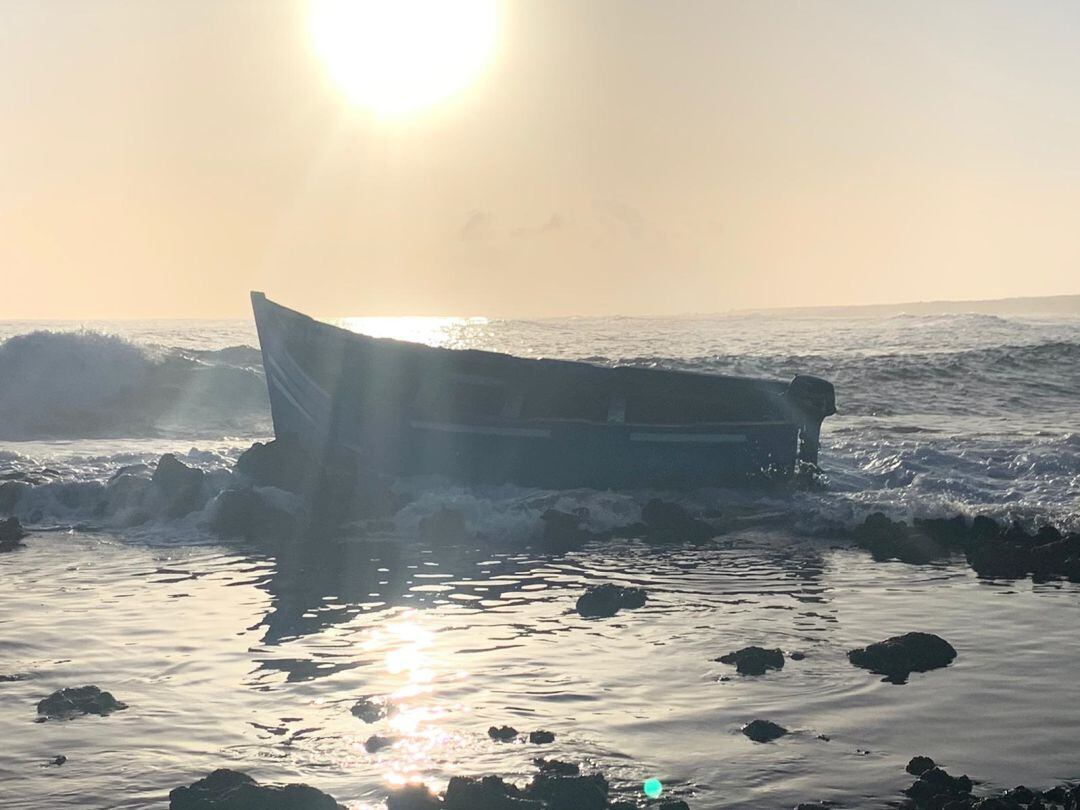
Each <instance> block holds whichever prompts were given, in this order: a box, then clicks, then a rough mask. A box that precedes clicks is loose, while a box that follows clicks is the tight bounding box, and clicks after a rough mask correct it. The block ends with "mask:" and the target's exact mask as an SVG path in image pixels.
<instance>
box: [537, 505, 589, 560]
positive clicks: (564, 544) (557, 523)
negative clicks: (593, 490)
mask: <svg viewBox="0 0 1080 810" xmlns="http://www.w3.org/2000/svg"><path fill="white" fill-rule="evenodd" d="M540 520H541V522H542V523H543V524H544V531H543V534H542V535H541V537H540V544H541V545H542V546H543V548H544V550H545V551H549V552H553V553H556V554H561V553H564V552H567V551H575V550H577V549H579V548H581V547H582V546H584V545H585V544H586V543H588V542H589V541H590V540H593V539H595V538H596V535H595V534H594V533H593V532H590V531H589V530H588V529H583V528H582V527H581V520H582V518H581V516H580V515H574V514H571V513H569V512H560V511H559V510H558V509H548V510H547V511H546V512H544V514H542V515H541V516H540Z"/></svg>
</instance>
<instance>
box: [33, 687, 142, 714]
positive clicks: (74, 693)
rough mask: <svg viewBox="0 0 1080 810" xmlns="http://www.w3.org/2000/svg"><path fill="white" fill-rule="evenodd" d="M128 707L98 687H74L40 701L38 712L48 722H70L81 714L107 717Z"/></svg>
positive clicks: (54, 693)
mask: <svg viewBox="0 0 1080 810" xmlns="http://www.w3.org/2000/svg"><path fill="white" fill-rule="evenodd" d="M127 707H128V705H127V704H126V703H121V702H120V701H119V700H117V699H116V698H114V697H113V696H112V695H111V694H110V693H108V692H103V691H101V689H99V688H98V687H96V686H74V687H69V688H67V689H58V690H57V691H55V692H53V693H52V694H51V695H49V696H48V697H47V698H43V699H42V700H40V701H38V705H37V712H38V714H40V715H41V716H42V717H43V718H45V719H48V720H70V719H71V718H73V717H78V716H79V715H81V714H98V715H101V716H105V715H108V714H112V713H113V712H119V711H122V710H124V709H126V708H127Z"/></svg>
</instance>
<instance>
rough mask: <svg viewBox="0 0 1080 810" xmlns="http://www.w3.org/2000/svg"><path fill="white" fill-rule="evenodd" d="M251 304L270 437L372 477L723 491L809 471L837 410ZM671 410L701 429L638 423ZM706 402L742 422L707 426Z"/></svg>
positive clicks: (822, 393) (697, 379)
mask: <svg viewBox="0 0 1080 810" xmlns="http://www.w3.org/2000/svg"><path fill="white" fill-rule="evenodd" d="M252 303H253V307H254V310H255V320H256V325H257V327H258V332H259V340H260V343H261V348H262V353H263V365H264V368H265V372H266V381H267V388H268V392H269V397H270V406H271V411H272V415H273V421H274V432H275V434H276V435H277V436H278V437H279V438H282V437H285V436H288V437H291V438H293V439H296V440H299V441H300V442H301V443H302V444H303V445H304V446H305V447H306V448H307V449H308V450H309V451H310V452H312V453H313V454H315V455H316V456H317V457H320V458H322V459H324V460H325V461H326V462H327V463H331V462H333V463H335V464H340V463H342V462H345V463H347V464H349V465H353V466H356V467H359V468H361V469H365V470H368V471H374V472H380V473H387V474H391V475H397V476H415V475H441V476H446V477H449V478H452V479H455V480H459V481H464V482H469V483H505V482H513V483H517V484H523V485H530V486H543V487H551V488H577V487H592V488H626V487H643V486H645V487H672V486H674V487H685V486H702V485H711V484H729V483H733V482H740V481H748V480H755V479H760V478H761V477H762V476H763V475H769V476H776V475H781V476H782V475H785V474H790V473H791V472H792V471H794V470H795V469H796V467H797V466H798V464H799V462H800V461H805V462H809V463H815V462H816V460H817V437H818V431H819V429H820V425H821V420H822V419H823V418H824V416H825V415H827V414H825V413H818V412H824V411H829V412H831V408H832V386H831V385H829V384H828V383H825V382H824V381H817V380H816V378H796V379H797V380H802V381H803V382H802V384H801V385H799V386H795V384H794V383H784V382H777V381H763V380H745V379H740V378H719V377H712V376H710V375H690V374H683V373H677V372H664V371H656V370H649V369H630V368H625V369H624V368H614V369H612V368H603V367H598V366H593V365H589V364H585V363H574V362H568V361H551V360H525V359H521V358H514V357H510V356H507V355H500V354H496V353H491V352H474V351H454V350H448V349H436V348H430V347H425V346H419V345H416V344H409V343H403V342H401V341H393V340H383V339H375V338H370V337H366V336H362V335H356V334H353V333H351V332H347V331H345V330H342V329H338V328H337V327H333V326H330V325H328V324H324V323H320V322H318V321H314V320H312V319H311V318H308V317H307V316H304V315H302V314H301V313H298V312H295V311H293V310H290V309H287V308H285V307H282V306H280V305H278V304H275V303H274V302H272V301H269V300H268V299H266V298H265V297H264V296H263V295H261V294H260V293H253V294H252ZM807 380H810V381H814V384H812V385H808V384H807V383H806V381H807ZM793 386H794V388H793ZM823 386H827V389H826V388H824V387H823ZM793 391H794V393H793ZM815 397H816V399H815ZM667 402H676V405H675V406H671V407H677V408H681V409H682V411H683V412H686V413H691V412H693V413H694V415H695V416H696V418H695V420H694V421H693V422H685V423H676V424H671V423H668V424H660V423H656V422H655V421H653V422H648V423H645V422H640V421H636V420H634V419H633V418H632V417H633V416H634V415H635V410H636V411H637V412H638V413H642V414H648V413H652V414H653V415H655V414H657V413H659V414H660V416H661V417H664V416H665V415H666V414H665V413H664V412H662V410H658V409H663V408H665V407H668V406H667V405H665V403H667ZM680 403H681V404H680ZM702 403H712V404H711V405H709V407H710V408H712V409H713V411H712V412H715V413H723V414H730V415H734V416H736V417H737V418H734V419H723V420H713V419H711V418H710V413H712V412H710V413H699V411H702V408H703V407H704V406H703V405H702ZM815 411H816V412H815Z"/></svg>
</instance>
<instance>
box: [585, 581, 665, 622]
mask: <svg viewBox="0 0 1080 810" xmlns="http://www.w3.org/2000/svg"><path fill="white" fill-rule="evenodd" d="M647 599H648V596H647V595H646V593H645V591H644V589H642V588H627V587H623V586H622V585H615V584H613V583H610V582H607V583H604V584H603V585H595V586H593V587H592V588H589V589H588V590H587V591H585V593H583V594H582V595H581V596H579V597H578V600H577V605H576V606H575V608H574V609H575V610H576V611H577V612H578V613H580V614H581V615H582V616H591V617H608V616H614V615H615V614H616V613H618V612H619V611H620V610H622V609H624V608H625V609H626V610H634V609H636V608H639V607H642V606H643V605H644V604H645V601H646V600H647Z"/></svg>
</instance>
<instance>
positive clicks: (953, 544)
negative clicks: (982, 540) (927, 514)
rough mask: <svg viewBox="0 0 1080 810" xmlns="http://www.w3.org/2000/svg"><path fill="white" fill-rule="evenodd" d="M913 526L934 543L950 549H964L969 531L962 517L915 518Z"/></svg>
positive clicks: (968, 538) (968, 539) (965, 520)
mask: <svg viewBox="0 0 1080 810" xmlns="http://www.w3.org/2000/svg"><path fill="white" fill-rule="evenodd" d="M915 526H916V528H918V529H919V530H920V531H922V532H923V533H924V534H925V535H926V536H927V537H929V538H930V539H931V540H933V541H934V542H935V543H937V544H939V545H941V546H944V547H945V548H950V549H960V550H963V549H966V548H967V546H968V545H969V541H970V536H971V533H970V530H969V529H968V524H967V519H966V518H965V517H964V516H963V515H954V516H953V517H951V518H916V519H915Z"/></svg>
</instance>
